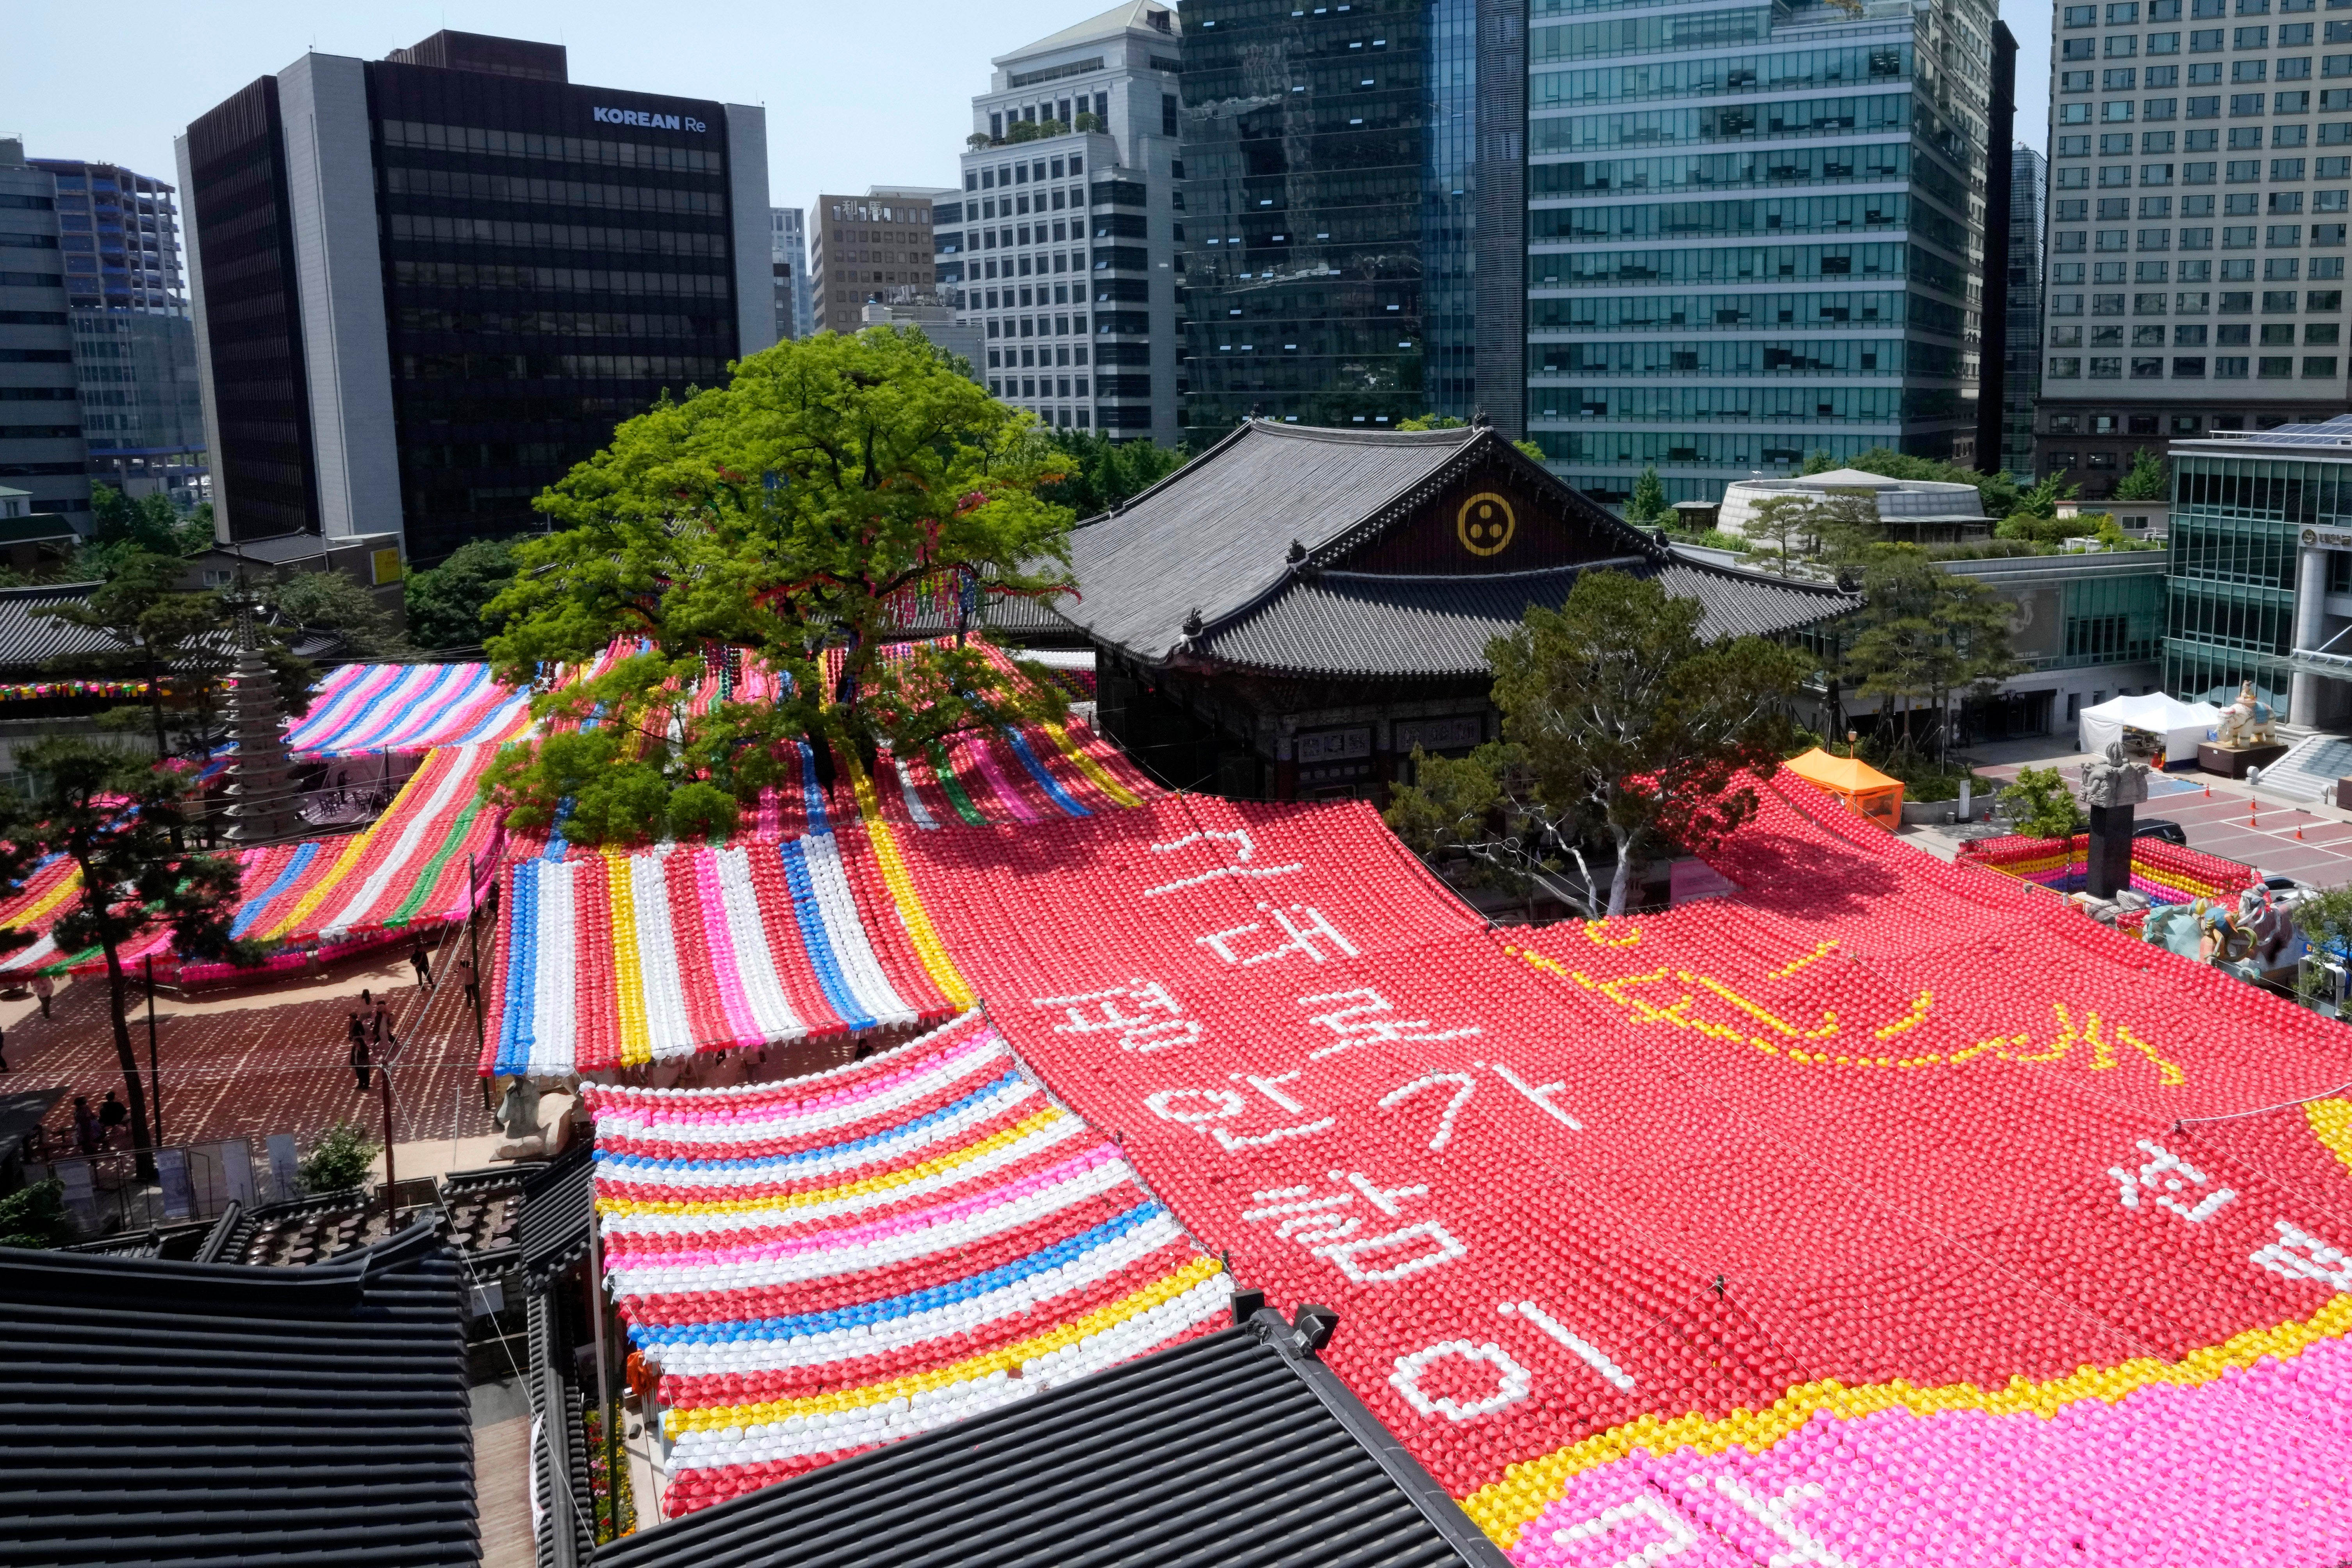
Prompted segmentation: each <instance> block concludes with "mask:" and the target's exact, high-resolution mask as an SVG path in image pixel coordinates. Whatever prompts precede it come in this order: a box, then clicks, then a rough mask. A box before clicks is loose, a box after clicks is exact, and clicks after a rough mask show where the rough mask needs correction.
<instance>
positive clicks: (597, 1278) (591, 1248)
mask: <svg viewBox="0 0 2352 1568" xmlns="http://www.w3.org/2000/svg"><path fill="white" fill-rule="evenodd" d="M588 1313H589V1319H590V1321H592V1322H593V1324H594V1325H595V1335H596V1408H597V1409H598V1410H599V1411H600V1412H601V1413H602V1414H600V1415H598V1416H597V1417H596V1419H597V1420H598V1421H600V1422H602V1423H603V1424H604V1495H605V1497H606V1498H608V1499H610V1500H611V1501H610V1503H609V1505H608V1507H607V1509H606V1514H607V1517H608V1518H610V1520H611V1521H612V1527H613V1534H612V1539H613V1540H614V1541H618V1540H619V1539H620V1538H621V1478H620V1443H619V1440H618V1439H619V1433H618V1431H617V1430H616V1429H615V1428H616V1426H617V1423H616V1422H614V1419H613V1367H612V1358H611V1357H610V1356H608V1355H606V1354H605V1353H604V1246H603V1243H602V1242H601V1241H600V1240H599V1238H598V1237H597V1235H596V1211H595V1208H594V1206H593V1205H591V1206H590V1208H589V1211H588ZM588 1507H589V1510H590V1514H591V1517H592V1518H593V1514H594V1510H595V1507H596V1500H595V1497H594V1496H593V1494H592V1495H591V1496H590V1497H589V1499H588Z"/></svg>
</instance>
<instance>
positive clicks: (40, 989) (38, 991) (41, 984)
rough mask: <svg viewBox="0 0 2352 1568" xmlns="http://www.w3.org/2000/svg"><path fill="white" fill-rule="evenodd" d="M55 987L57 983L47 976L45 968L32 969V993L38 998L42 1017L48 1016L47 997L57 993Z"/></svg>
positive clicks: (56, 987)
mask: <svg viewBox="0 0 2352 1568" xmlns="http://www.w3.org/2000/svg"><path fill="white" fill-rule="evenodd" d="M57 989H58V983H57V982H56V981H54V980H52V979H50V978H49V975H48V972H47V970H43V969H37V970H35V971H33V994H34V995H36V996H37V997H39V998H40V1001H41V1016H42V1017H44V1018H46V1017H47V1016H49V998H50V997H51V996H53V995H55V994H57Z"/></svg>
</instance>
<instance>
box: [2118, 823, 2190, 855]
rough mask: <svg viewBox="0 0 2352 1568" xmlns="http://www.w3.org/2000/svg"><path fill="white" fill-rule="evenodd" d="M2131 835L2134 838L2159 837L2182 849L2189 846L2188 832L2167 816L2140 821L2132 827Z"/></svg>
mask: <svg viewBox="0 0 2352 1568" xmlns="http://www.w3.org/2000/svg"><path fill="white" fill-rule="evenodd" d="M2132 837H2134V838H2161V839H2163V840H2164V841H2165V842H2166V843H2167V844H2178V845H2179V846H2180V847H2182V848H2184V849H2185V848H2187V847H2189V834H2188V832H2187V830H2186V829H2184V828H2183V827H2182V826H2180V824H2179V823H2177V822H2175V821H2173V820H2172V819H2171V818H2170V817H2168V816H2151V817H2149V818H2148V819H2147V821H2146V822H2143V823H2141V824H2140V825H2139V826H2137V827H2135V828H2133V829H2132Z"/></svg>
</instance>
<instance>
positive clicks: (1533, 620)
mask: <svg viewBox="0 0 2352 1568" xmlns="http://www.w3.org/2000/svg"><path fill="white" fill-rule="evenodd" d="M1704 613H1705V612H1704V611H1703V609H1702V608H1701V606H1700V605H1697V604H1696V602H1694V601H1691V600H1688V599H1676V598H1673V597H1671V596H1669V595H1667V593H1666V592H1665V590H1664V588H1662V587H1660V586H1659V585H1658V584H1656V583H1655V582H1654V581H1649V580H1645V579H1642V578H1636V577H1633V576H1629V575H1627V574H1624V573H1621V572H1587V573H1585V574H1582V575H1581V576H1580V577H1579V578H1578V579H1577V582H1576V586H1575V587H1574V588H1573V589H1572V590H1571V591H1570V594H1569V596H1568V602H1567V603H1566V604H1565V605H1562V606H1561V608H1559V610H1548V609H1545V608H1543V607H1542V606H1541V605H1529V606H1528V612H1527V618H1526V621H1525V623H1524V624H1523V625H1521V626H1518V627H1517V628H1516V629H1514V630H1513V631H1512V632H1511V633H1510V634H1508V635H1507V636H1505V637H1496V639H1495V640H1494V642H1492V643H1491V644H1489V645H1488V647H1487V650H1486V657H1487V660H1488V662H1489V663H1490V664H1491V665H1492V666H1493V668H1494V671H1495V703H1496V707H1498V708H1499V709H1501V710H1502V714H1503V740H1504V742H1506V745H1505V747H1503V748H1500V749H1488V750H1485V751H1482V752H1481V753H1479V755H1478V756H1476V757H1475V758H1474V759H1472V760H1473V763H1474V764H1475V765H1474V766H1473V767H1472V768H1470V769H1467V770H1465V769H1461V768H1455V769H1451V770H1447V771H1445V772H1444V773H1442V774H1441V776H1440V777H1439V779H1437V780H1436V781H1433V782H1434V787H1431V786H1425V785H1423V784H1412V785H1408V786H1405V787H1403V788H1402V789H1400V790H1399V791H1398V792H1397V794H1396V796H1395V798H1394V799H1393V800H1392V802H1391V806H1390V810H1389V821H1390V822H1391V825H1392V826H1396V827H1397V829H1398V831H1399V832H1400V833H1401V834H1402V835H1404V837H1405V838H1406V841H1407V842H1408V843H1410V844H1412V846H1413V847H1414V848H1415V849H1417V850H1420V851H1422V852H1423V853H1424V854H1429V853H1433V852H1436V853H1442V852H1443V851H1444V850H1445V849H1446V848H1448V847H1454V846H1459V847H1472V846H1474V845H1485V846H1489V847H1492V846H1497V845H1499V847H1500V856H1499V858H1503V859H1505V860H1514V861H1516V863H1517V866H1518V868H1520V869H1521V871H1522V872H1524V873H1525V874H1528V875H1536V876H1540V877H1541V878H1542V879H1543V880H1544V882H1545V885H1546V886H1548V887H1550V888H1553V889H1555V890H1558V889H1562V888H1563V887H1565V888H1567V889H1568V890H1569V892H1570V896H1572V897H1573V899H1574V900H1575V901H1577V902H1580V903H1581V904H1582V905H1583V906H1584V908H1585V910H1586V912H1587V913H1589V914H1592V915H1596V916H1597V915H1601V914H1604V913H1605V914H1607V915H1610V916H1612V917H1613V916H1617V915H1622V914H1623V913H1624V912H1625V904H1626V900H1627V899H1628V898H1629V896H1630V895H1631V893H1632V890H1633V882H1634V878H1635V876H1636V874H1637V873H1638V872H1639V871H1640V870H1641V868H1643V866H1644V865H1645V864H1647V863H1649V862H1650V861H1652V860H1653V859H1654V858H1657V857H1658V856H1659V855H1661V854H1671V853H1676V852H1680V853H1688V854H1695V853H1698V852H1700V851H1703V850H1705V849H1706V848H1708V847H1711V846H1712V845H1714V844H1716V843H1717V842H1718V841H1720V840H1721V839H1722V837H1724V836H1725V835H1726V834H1728V833H1730V832H1731V831H1732V830H1734V829H1735V828H1737V827H1738V826H1740V824H1742V823H1744V822H1746V821H1747V820H1748V818H1749V817H1750V816H1753V815H1754V814H1755V811H1756V807H1757V795H1756V791H1755V787H1754V779H1755V778H1756V777H1761V776H1769V774H1770V773H1772V772H1773V770H1774V769H1776V768H1777V767H1778V766H1779V765H1780V756H1781V754H1782V752H1783V750H1784V748H1785V746H1786V742H1787V740H1788V737H1789V735H1790V721H1789V718H1788V708H1789V704H1790V702H1791V701H1792V700H1794V699H1795V697H1796V696H1797V691H1798V687H1799V685H1800V683H1801V681H1802V680H1803V679H1804V678H1805V675H1806V674H1807V672H1808V670H1809V668H1810V666H1811V660H1809V659H1808V658H1806V657H1805V656H1804V655H1802V654H1801V653H1799V652H1798V651H1796V650H1795V649H1793V648H1789V647H1781V646H1780V645H1778V644H1775V643H1770V642H1767V641H1765V640H1764V639H1762V638H1760V637H1738V638H1733V639H1728V640H1725V641H1719V642H1715V643H1707V642H1706V641H1703V640H1702V639H1701V638H1700V637H1699V632H1698V626H1699V621H1700V619H1701V618H1702V616H1703V615H1704ZM1482 834H1484V835H1486V837H1485V838H1483V839H1482V838H1481V837H1480V835H1482ZM1588 848H1605V849H1607V850H1608V851H1609V852H1610V854H1611V855H1612V857H1613V862H1614V863H1613V865H1612V868H1611V869H1610V871H1609V876H1608V881H1607V889H1606V891H1605V892H1604V891H1603V890H1602V885H1601V880H1600V878H1599V875H1598V874H1597V873H1596V872H1595V871H1594V870H1593V868H1592V866H1591V861H1590V859H1589V858H1588V856H1587V854H1586V851H1587V849H1588ZM1474 853H1478V854H1479V856H1480V858H1487V859H1495V858H1498V856H1497V855H1496V853H1493V852H1491V850H1488V849H1474ZM1570 865H1573V867H1574V868H1575V869H1574V871H1573V872H1572V873H1571V872H1570V871H1568V870H1566V869H1565V868H1567V867H1568V866H1570ZM1555 868H1558V869H1557V870H1556V869H1555Z"/></svg>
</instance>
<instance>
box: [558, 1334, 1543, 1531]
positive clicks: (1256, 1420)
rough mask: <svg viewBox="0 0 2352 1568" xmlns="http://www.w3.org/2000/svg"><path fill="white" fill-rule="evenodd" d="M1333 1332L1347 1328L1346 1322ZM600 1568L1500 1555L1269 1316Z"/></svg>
mask: <svg viewBox="0 0 2352 1568" xmlns="http://www.w3.org/2000/svg"><path fill="white" fill-rule="evenodd" d="M1342 1331H1343V1332H1344V1329H1343V1330H1342ZM595 1562H596V1568H656V1565H659V1568H719V1565H721V1564H724V1565H726V1568H756V1565H774V1568H783V1565H785V1564H793V1565H794V1568H799V1565H803V1564H805V1565H811V1568H813V1565H814V1564H818V1563H825V1564H835V1563H838V1564H844V1565H847V1564H852V1563H854V1564H856V1565H857V1568H917V1565H918V1564H923V1565H929V1564H935V1563H936V1564H946V1563H1051V1564H1053V1565H1054V1568H1109V1565H1110V1564H1113V1563H1120V1564H1125V1563H1213V1564H1215V1565H1216V1568H1274V1565H1276V1564H1284V1565H1289V1564H1313V1565H1314V1568H1371V1565H1373V1564H1382V1565H1388V1564H1398V1565H1403V1564H1415V1565H1420V1564H1426V1565H1429V1568H1445V1565H1465V1564H1466V1565H1473V1568H1505V1563H1506V1559H1505V1558H1504V1557H1503V1554H1502V1553H1501V1552H1500V1551H1498V1550H1497V1549H1496V1547H1495V1546H1494V1545H1493V1544H1492V1543H1491V1542H1488V1541H1487V1540H1486V1537H1485V1536H1483V1535H1481V1534H1480V1533H1479V1532H1478V1531H1477V1529H1476V1527H1475V1526H1474V1525H1472V1524H1471V1522H1470V1521H1469V1520H1468V1519H1467V1518H1466V1517H1465V1516H1464V1514H1463V1512H1462V1510H1460V1509H1459V1508H1458V1507H1456V1506H1455V1504H1454V1501H1453V1500H1452V1499H1450V1498H1448V1497H1447V1496H1446V1495H1445V1493H1444V1490H1443V1489H1440V1488H1439V1487H1438V1485H1437V1483H1436V1482H1435V1481H1434V1480H1433V1479H1430V1477H1429V1475H1428V1473H1427V1472H1426V1471H1424V1470H1423V1469H1422V1468H1420V1466H1419V1465H1417V1464H1416V1463H1415V1462H1414V1461H1413V1459H1412V1457H1411V1456H1409V1455H1408V1454H1407V1453H1406V1452H1405V1451H1404V1449H1403V1448H1402V1447H1401V1446H1399V1445H1398V1444H1397V1442H1396V1441H1395V1440H1394V1439H1393V1438H1391V1437H1390V1436H1388V1434H1387V1433H1386V1432H1384V1431H1382V1430H1381V1426H1380V1425H1379V1423H1378V1422H1377V1421H1375V1420H1374V1419H1373V1417H1372V1415H1371V1413H1370V1411H1368V1410H1366V1409H1365V1408H1364V1406H1363V1405H1361V1404H1360V1402H1359V1401H1358V1400H1357V1399H1356V1396H1355V1395H1354V1394H1351V1393H1349V1391H1348V1389H1347V1387H1346V1385H1345V1384H1341V1383H1340V1382H1339V1379H1338V1378H1337V1377H1336V1376H1334V1375H1333V1374H1332V1373H1330V1372H1329V1371H1328V1369H1327V1368H1326V1367H1324V1365H1323V1364H1322V1363H1320V1362H1319V1361H1318V1360H1316V1359H1315V1358H1314V1357H1313V1356H1311V1355H1309V1354H1307V1353H1304V1352H1301V1351H1299V1350H1298V1349H1297V1344H1296V1342H1295V1340H1294V1331H1293V1330H1292V1328H1291V1326H1290V1325H1288V1324H1286V1323H1285V1322H1283V1321H1282V1318H1281V1316H1280V1314H1278V1313H1276V1312H1273V1311H1271V1310H1265V1309H1260V1310H1258V1311H1257V1312H1256V1313H1255V1315H1254V1316H1253V1317H1252V1318H1251V1320H1250V1322H1249V1324H1248V1325H1247V1326H1245V1327H1242V1328H1235V1329H1231V1330H1228V1331H1225V1332H1223V1333H1220V1334H1216V1335H1213V1336H1211V1337H1210V1338H1207V1339H1201V1340H1194V1341H1192V1342H1190V1343H1187V1344H1182V1345H1178V1346H1176V1347H1174V1348H1173V1349H1171V1350H1166V1351H1162V1352H1159V1353H1158V1354H1156V1355H1150V1356H1146V1357H1144V1358H1143V1359H1142V1360H1140V1361H1135V1362H1129V1363H1127V1364H1126V1365H1125V1366H1121V1367H1117V1368H1114V1369H1113V1370H1111V1371H1109V1372H1106V1373H1099V1374H1097V1376H1094V1377H1090V1378H1087V1379H1086V1380H1085V1381H1083V1382H1080V1383H1075V1384H1069V1385H1068V1386H1067V1387H1065V1388H1060V1389H1056V1390H1055V1391H1053V1392H1052V1393H1049V1394H1040V1395H1038V1396H1037V1397H1036V1398H1034V1399H1031V1400H1026V1401H1024V1402H1022V1403H1021V1404H1018V1405H1012V1406H1010V1407H1008V1408H1005V1409H1001V1410H998V1411H995V1412H992V1414H990V1415H983V1416H981V1417H979V1418H977V1419H975V1420H971V1421H967V1422H964V1423H962V1424H961V1425H959V1426H949V1427H944V1428H941V1429H940V1430H939V1431H936V1432H931V1433H928V1434H926V1435H924V1436H920V1437H915V1438H911V1439H909V1440H908V1441H906V1442H903V1443H898V1444H895V1445H893V1446H891V1447H887V1448H879V1449H876V1450H874V1451H873V1452H871V1453H867V1454H863V1455H860V1456H859V1457H858V1458H854V1459H848V1460H845V1461H843V1462H842V1463H840V1464H837V1465H829V1466H827V1467H825V1468H824V1469H821V1470H816V1471H814V1472H812V1473H810V1474H808V1475H805V1476H802V1477H800V1478H798V1479H794V1480H791V1481H787V1482H784V1483H783V1484H782V1485H779V1486H775V1487H771V1488H769V1489H767V1490H765V1491H758V1492H753V1493H751V1494H750V1495H749V1496H746V1497H740V1498H737V1499H735V1500H732V1501H730V1502H725V1503H721V1504H719V1506H718V1507H716V1508H711V1509H707V1510H703V1511H702V1512H699V1513H695V1514H690V1515H688V1516H687V1517H686V1518H684V1519H682V1520H679V1521H675V1522H673V1523H669V1524H665V1525H662V1526H660V1527H659V1528H657V1529H654V1530H650V1531H645V1532H644V1533H642V1534H639V1535H636V1536H633V1537H630V1538H629V1539H627V1540H625V1541H623V1542H617V1543H615V1544H614V1545H611V1546H607V1547H605V1548H604V1549H603V1550H602V1551H600V1552H597V1554H596V1559H595Z"/></svg>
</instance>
